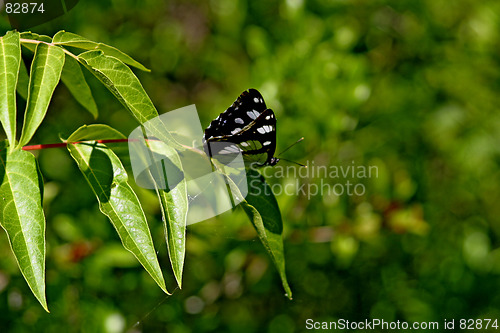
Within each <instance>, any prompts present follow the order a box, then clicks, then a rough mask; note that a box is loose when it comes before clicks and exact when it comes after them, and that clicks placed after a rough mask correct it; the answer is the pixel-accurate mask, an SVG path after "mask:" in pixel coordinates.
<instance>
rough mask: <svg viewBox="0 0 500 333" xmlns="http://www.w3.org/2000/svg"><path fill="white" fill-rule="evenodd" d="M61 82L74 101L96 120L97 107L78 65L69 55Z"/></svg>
mask: <svg viewBox="0 0 500 333" xmlns="http://www.w3.org/2000/svg"><path fill="white" fill-rule="evenodd" d="M61 80H62V82H63V83H64V85H65V86H66V87H67V88H68V90H69V92H70V93H71V95H73V97H74V98H75V99H76V101H77V102H78V103H80V105H81V106H83V107H84V108H85V109H86V110H87V111H88V112H90V113H91V114H92V115H93V116H94V119H95V118H97V116H98V111H97V105H96V104H95V100H94V97H93V96H92V91H90V87H89V85H88V84H87V80H85V76H83V73H82V69H81V67H80V64H79V63H78V61H76V60H75V59H74V58H73V57H71V56H69V55H66V60H65V62H64V67H63V71H62V74H61Z"/></svg>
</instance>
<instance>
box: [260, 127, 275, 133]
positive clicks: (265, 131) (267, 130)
mask: <svg viewBox="0 0 500 333" xmlns="http://www.w3.org/2000/svg"><path fill="white" fill-rule="evenodd" d="M272 130H273V127H272V126H270V125H264V126H262V127H260V128H257V132H259V133H260V134H264V133H269V132H271V131H272Z"/></svg>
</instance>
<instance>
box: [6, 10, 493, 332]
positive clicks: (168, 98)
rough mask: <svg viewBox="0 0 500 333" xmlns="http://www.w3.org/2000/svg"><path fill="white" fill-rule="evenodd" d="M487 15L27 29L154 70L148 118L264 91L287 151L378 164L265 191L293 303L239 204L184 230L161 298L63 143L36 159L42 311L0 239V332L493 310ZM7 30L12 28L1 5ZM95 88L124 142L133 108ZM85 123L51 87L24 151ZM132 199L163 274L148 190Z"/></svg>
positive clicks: (311, 13) (228, 15) (107, 22)
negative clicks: (321, 188)
mask: <svg viewBox="0 0 500 333" xmlns="http://www.w3.org/2000/svg"><path fill="white" fill-rule="evenodd" d="M2 15H3V14H2ZM499 15H500V4H499V3H498V2H496V1H492V0H490V1H488V0H487V1H481V2H479V1H472V0H461V1H459V0H454V1H449V0H432V1H431V0H424V1H361V0H359V1H347V0H343V1H342V0H338V1H327V0H315V1H305V0H304V1H301V0H288V1H241V0H239V1H234V0H212V1H208V2H205V1H161V0H148V1H132V0H129V1H126V0H122V1H119V0H116V1H106V0H104V1H101V0H99V1H97V0H92V1H91V0H87V1H82V2H81V3H79V4H78V5H77V6H76V7H75V8H74V9H73V10H72V11H70V12H69V13H67V14H66V15H64V16H62V17H60V18H58V19H56V20H54V21H52V22H49V23H47V24H44V25H41V26H38V27H35V28H33V29H32V31H33V32H36V33H39V34H47V35H53V34H54V33H55V32H57V31H58V30H60V29H64V30H66V31H70V32H74V33H77V34H79V35H82V36H85V37H87V38H89V39H92V40H96V41H101V42H104V43H107V44H110V45H113V46H115V47H117V48H119V49H121V50H123V51H124V52H126V53H127V54H130V55H132V56H133V57H134V58H135V59H137V60H139V61H140V62H141V63H144V64H145V65H146V66H147V67H149V68H151V70H152V71H151V72H150V73H145V72H140V71H136V74H137V76H138V77H139V78H140V79H141V81H142V82H143V85H144V88H145V90H146V91H147V92H148V93H149V95H150V96H151V99H152V100H153V102H154V103H155V105H156V106H157V108H158V109H159V110H160V112H166V111H170V110H173V109H176V108H179V107H182V106H185V105H188V104H193V103H194V104H196V106H197V109H198V112H199V113H200V117H201V118H202V124H203V125H204V126H206V125H207V124H208V123H209V122H210V120H211V119H213V118H214V117H215V116H217V115H218V114H219V113H220V112H222V111H223V110H224V109H225V108H226V107H228V106H229V105H230V104H231V103H232V102H233V100H234V99H235V98H236V97H237V96H238V94H239V93H241V91H243V90H245V89H248V88H250V87H254V88H257V89H259V90H260V91H261V92H262V94H263V95H264V97H265V99H266V102H267V104H268V106H269V107H271V108H273V109H274V110H275V112H276V114H277V119H278V151H279V150H282V149H284V148H285V147H287V146H288V145H289V144H290V143H292V142H294V141H295V140H296V139H298V138H299V137H301V136H304V137H305V138H306V139H305V141H304V142H303V143H301V144H300V145H297V146H295V147H294V148H293V149H291V150H290V151H288V152H287V153H286V154H285V157H286V158H288V159H290V160H295V161H299V162H302V163H305V162H306V161H310V163H312V161H314V163H315V165H328V166H329V165H337V166H338V165H352V161H354V164H355V165H366V166H369V165H375V166H377V167H378V170H379V174H378V177H377V178H375V177H374V178H371V179H361V180H359V179H358V180H354V181H355V182H362V183H363V184H364V185H365V186H366V193H365V195H363V196H346V195H343V196H340V197H337V196H335V195H331V194H328V193H327V194H325V195H315V196H311V197H310V198H308V196H307V195H305V196H304V195H303V194H299V195H296V196H289V195H285V194H283V195H278V197H277V198H278V201H279V204H280V207H281V211H282V215H283V219H284V223H285V256H286V265H287V274H288V280H289V282H290V285H291V288H292V290H293V292H294V300H293V301H289V300H287V299H286V298H285V297H284V296H283V291H282V288H281V283H280V280H279V275H278V274H277V272H276V270H275V269H274V267H273V266H272V263H271V261H270V258H269V257H268V256H267V254H266V252H265V250H264V248H263V247H262V246H261V244H260V242H259V241H258V239H257V238H256V235H255V231H254V230H253V228H252V226H251V225H250V223H248V221H247V219H246V216H245V214H244V212H243V211H242V210H241V209H238V210H237V211H236V212H234V213H231V212H228V213H225V214H223V215H222V216H220V217H217V218H216V219H212V220H210V221H207V222H203V223H198V224H196V225H192V226H190V227H188V230H187V250H186V252H187V253H186V266H185V272H184V281H183V289H182V290H176V291H175V292H174V294H173V295H172V296H170V297H166V296H165V295H164V294H163V292H162V291H161V290H160V289H159V288H158V287H157V286H156V285H155V283H154V281H153V280H152V279H151V278H150V277H149V276H148V275H147V273H146V272H145V271H144V269H142V268H141V267H140V265H139V263H138V262H137V261H136V260H135V258H134V257H133V256H132V255H131V254H130V253H128V252H127V251H126V250H124V249H123V247H122V246H121V244H120V241H119V238H118V236H117V235H116V233H115V231H114V229H113V227H112V225H111V224H110V223H109V222H108V221H107V220H106V218H105V217H104V216H103V215H102V214H101V213H100V212H99V209H98V206H97V203H96V202H95V198H94V196H93V194H92V192H91V190H90V188H89V187H88V185H87V184H86V182H85V179H83V177H81V175H80V174H79V171H78V169H77V167H76V165H74V163H73V161H72V160H71V157H70V156H69V155H68V153H67V151H66V150H65V149H60V150H57V149H54V150H45V151H42V152H40V153H38V155H39V163H40V165H41V168H42V171H43V174H44V176H45V182H46V184H45V193H44V209H45V211H46V214H47V263H46V265H47V299H48V302H49V306H50V310H51V313H50V314H47V313H45V311H44V310H43V309H42V308H41V307H40V305H39V304H38V302H37V301H36V299H35V298H34V297H33V296H32V294H31V292H30V290H29V287H28V286H27V285H26V283H25V281H24V279H23V278H22V276H21V274H20V272H19V270H18V268H17V265H16V263H15V260H14V259H13V256H12V255H11V254H10V253H11V252H10V249H9V245H8V242H7V239H6V235H5V233H4V232H2V233H0V252H1V253H4V254H7V253H8V254H9V255H3V256H1V257H0V328H2V331H4V329H5V330H7V331H9V332H25V331H33V329H35V330H36V331H44V330H46V331H61V330H63V331H67V330H70V331H71V330H73V331H89V332H96V331H109V332H117V331H121V330H124V331H127V330H129V331H156V330H157V331H161V330H162V331H168V332H191V331H192V332H208V331H217V332H263V331H268V332H294V331H295V332H300V331H304V330H305V320H306V319H307V318H314V319H316V320H328V321H330V320H334V319H337V318H345V319H349V320H364V319H365V318H383V319H385V320H388V321H390V320H404V321H423V320H427V321H431V320H432V321H440V322H443V321H444V319H445V318H448V319H449V318H456V319H459V318H498V317H500V308H499V307H500V298H499V296H498V295H496V293H495V291H496V290H498V289H499V287H500V283H499V281H500V280H499V274H500V251H499V242H500V241H499V235H500V224H499V218H498V216H499V215H500V205H499V204H498V202H499V200H500V187H499V186H498V184H499V183H500V169H499V163H500V149H499V147H500V145H498V142H499V141H500V114H499V113H498V105H500V97H499V94H498V91H499V88H500V70H499V68H500V67H499V63H500V56H499V52H498V50H499V49H500V38H499V37H500V36H499V32H500V16H499ZM0 29H1V30H2V31H1V32H2V35H3V33H4V32H5V31H7V30H10V26H8V24H7V22H6V21H5V17H4V16H1V17H0ZM89 81H90V83H91V85H92V83H94V84H93V85H92V87H95V88H96V89H93V93H94V96H95V98H96V102H97V106H98V108H99V112H100V115H99V119H98V122H99V123H108V124H110V125H111V126H114V127H115V128H117V129H119V130H121V131H122V132H123V133H125V134H128V133H130V131H131V130H132V129H133V128H135V127H136V126H137V124H136V123H135V122H134V120H133V119H132V118H131V116H129V115H128V113H127V112H126V111H125V110H124V109H123V108H122V106H121V105H120V104H119V103H118V102H116V101H115V100H114V98H113V97H112V95H111V94H110V93H109V92H108V91H105V90H103V89H102V88H101V87H100V86H99V84H98V82H96V81H95V79H94V78H92V77H90V75H89ZM18 103H19V104H18V105H19V109H20V110H23V109H24V106H23V104H22V103H23V102H22V99H19V100H18ZM93 122H96V121H95V120H94V119H93V118H92V116H91V115H90V114H89V113H88V112H86V111H85V110H84V109H83V108H82V107H81V106H80V105H79V104H77V102H76V101H75V100H74V99H73V98H72V97H71V95H70V93H69V92H68V91H67V89H66V88H65V87H64V86H62V85H59V87H58V88H57V89H56V93H55V96H54V100H53V101H52V104H51V107H50V108H49V111H48V115H47V118H46V121H45V122H44V123H43V124H42V126H41V127H40V129H39V131H38V132H37V134H36V136H35V138H34V139H33V140H32V143H52V142H59V141H60V139H59V137H67V136H68V135H69V134H70V133H72V132H73V131H74V130H75V129H76V128H78V127H79V126H80V125H81V124H84V123H85V124H90V123H93ZM124 156H126V154H124ZM283 165H286V164H285V163H284V164H283ZM267 173H268V174H269V173H271V174H272V172H271V171H269V172H267ZM294 181H295V179H293V178H291V177H290V178H287V179H278V178H276V177H274V178H273V177H270V179H269V182H270V183H274V184H286V183H289V182H292V183H293V182H294ZM300 181H301V182H306V183H308V184H319V185H321V184H322V183H321V181H323V183H328V184H330V185H334V184H335V183H337V182H345V179H340V180H339V179H330V178H324V179H319V178H311V177H310V178H307V179H305V180H304V179H301V180H300ZM137 191H138V192H139V195H140V199H141V201H142V202H143V203H144V205H145V209H146V214H147V217H148V220H149V222H150V227H151V229H152V233H153V238H154V240H155V244H156V247H157V249H158V250H159V259H160V263H161V264H162V267H169V265H168V256H167V253H166V246H165V243H164V235H163V229H162V223H161V221H160V219H159V217H160V212H159V207H158V206H157V202H156V198H155V196H154V194H152V193H149V192H146V191H141V190H140V189H137ZM166 278H167V286H172V285H175V282H174V280H173V276H172V274H169V272H167V274H166ZM134 325H136V326H134Z"/></svg>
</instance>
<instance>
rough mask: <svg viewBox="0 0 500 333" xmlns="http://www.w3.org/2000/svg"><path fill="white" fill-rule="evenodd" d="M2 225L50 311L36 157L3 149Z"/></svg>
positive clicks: (0, 175) (0, 166) (0, 155)
mask: <svg viewBox="0 0 500 333" xmlns="http://www.w3.org/2000/svg"><path fill="white" fill-rule="evenodd" d="M0 180H1V182H2V183H1V184H2V185H1V186H0V211H1V212H2V213H1V214H2V215H1V220H0V224H1V226H2V228H4V229H5V231H6V232H7V235H8V237H9V242H10V245H11V248H12V251H13V252H14V256H15V258H16V260H17V263H18V265H19V268H20V269H21V272H22V274H23V276H24V278H25V279H26V282H27V283H28V285H29V286H30V288H31V290H32V291H33V294H34V295H35V297H36V298H37V299H38V301H39V302H40V304H42V306H43V308H44V309H45V310H46V311H47V312H48V308H47V301H46V298H45V216H44V214H43V210H42V194H41V189H42V187H43V182H42V179H41V178H40V173H39V171H38V165H37V163H36V160H35V157H34V156H33V155H32V154H31V153H28V152H25V151H22V150H14V151H12V152H8V151H7V150H6V149H5V145H2V147H1V150H0Z"/></svg>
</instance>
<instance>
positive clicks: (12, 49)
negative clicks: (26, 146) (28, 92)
mask: <svg viewBox="0 0 500 333" xmlns="http://www.w3.org/2000/svg"><path fill="white" fill-rule="evenodd" d="M20 61H21V48H20V46H19V33H17V32H12V31H10V32H8V33H7V34H6V35H5V36H3V37H1V38H0V121H1V122H2V126H3V129H4V130H5V133H6V134H7V139H8V140H9V142H10V146H11V147H13V146H14V144H15V141H16V86H17V74H18V72H19V64H20Z"/></svg>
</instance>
